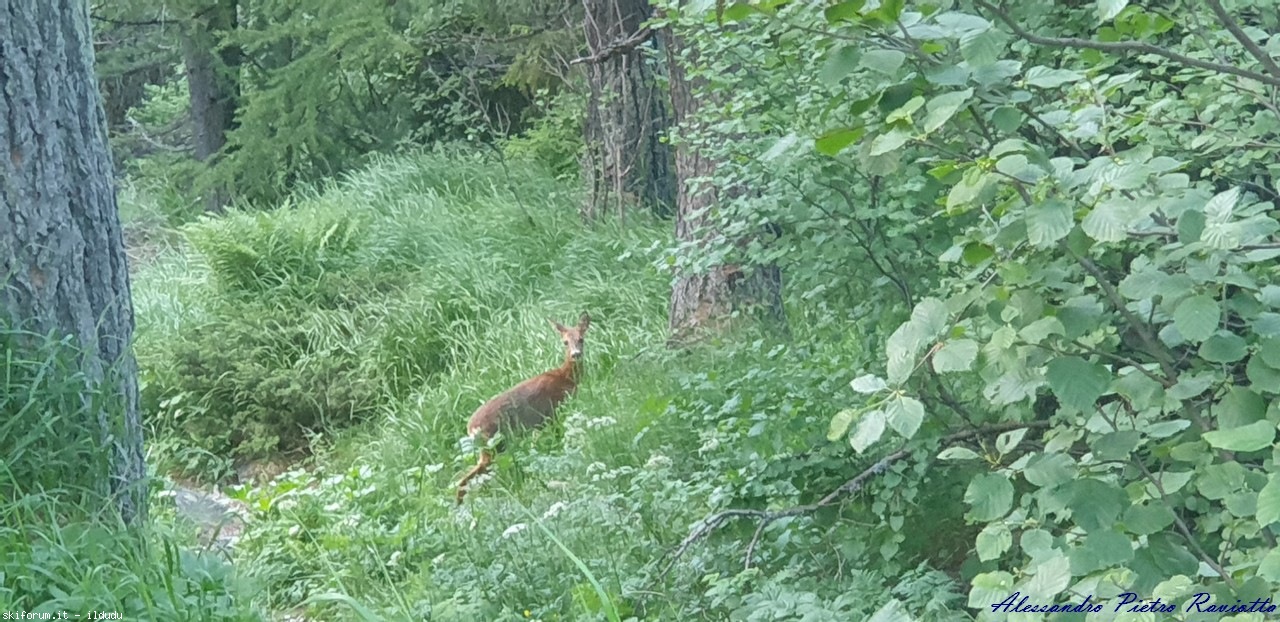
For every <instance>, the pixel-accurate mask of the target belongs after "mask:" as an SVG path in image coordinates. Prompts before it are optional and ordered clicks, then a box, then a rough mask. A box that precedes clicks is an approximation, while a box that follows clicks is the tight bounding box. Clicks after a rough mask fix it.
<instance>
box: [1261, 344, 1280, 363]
mask: <svg viewBox="0 0 1280 622" xmlns="http://www.w3.org/2000/svg"><path fill="white" fill-rule="evenodd" d="M1258 356H1260V357H1262V362H1264V363H1266V364H1267V365H1270V366H1271V368H1272V369H1280V339H1278V338H1276V337H1268V338H1266V339H1263V340H1262V341H1259V342H1258Z"/></svg>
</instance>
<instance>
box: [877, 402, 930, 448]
mask: <svg viewBox="0 0 1280 622" xmlns="http://www.w3.org/2000/svg"><path fill="white" fill-rule="evenodd" d="M884 414H885V419H887V420H888V422H889V427H891V428H893V430H894V431H895V432H897V433H898V434H901V435H902V437H903V438H906V439H910V438H912V437H913V436H915V435H916V431H917V430H919V429H920V424H921V422H923V421H924V404H922V403H920V400H917V399H915V398H913V397H907V396H905V395H899V396H898V397H897V398H895V399H892V400H890V401H889V403H888V404H886V405H885V408H884Z"/></svg>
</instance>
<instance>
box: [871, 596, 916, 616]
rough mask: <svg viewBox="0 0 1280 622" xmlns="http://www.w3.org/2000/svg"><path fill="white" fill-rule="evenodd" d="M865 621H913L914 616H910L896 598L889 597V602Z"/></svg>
mask: <svg viewBox="0 0 1280 622" xmlns="http://www.w3.org/2000/svg"><path fill="white" fill-rule="evenodd" d="M867 622H915V618H913V617H911V614H910V613H908V612H907V610H906V608H904V607H903V606H902V603H901V602H899V601H898V599H896V598H890V599H889V602H887V603H885V604H884V605H883V606H882V607H880V608H879V609H877V610H876V612H875V613H873V614H871V617H870V618H868V619H867Z"/></svg>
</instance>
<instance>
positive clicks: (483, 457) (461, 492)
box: [458, 449, 493, 505]
mask: <svg viewBox="0 0 1280 622" xmlns="http://www.w3.org/2000/svg"><path fill="white" fill-rule="evenodd" d="M492 463H493V456H492V455H490V453H489V450H487V449H482V450H480V462H479V463H478V464H476V466H475V468H473V469H471V470H470V471H468V472H467V474H466V475H464V476H462V480H461V481H459V482H458V505H462V498H463V497H465V496H466V495H467V482H469V481H471V479H472V478H474V477H475V476H477V475H479V474H481V473H484V472H485V471H486V470H488V468H489V465H490V464H492Z"/></svg>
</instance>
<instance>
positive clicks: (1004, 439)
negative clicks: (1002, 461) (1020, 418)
mask: <svg viewBox="0 0 1280 622" xmlns="http://www.w3.org/2000/svg"><path fill="white" fill-rule="evenodd" d="M1026 435H1027V429H1026V428H1020V429H1017V430H1010V431H1008V432H1004V433H1002V434H1000V435H999V436H997V437H996V451H998V452H1000V453H1001V454H1007V453H1009V452H1010V451H1013V449H1014V448H1015V447H1017V446H1018V443H1021V442H1022V438H1023V437H1024V436H1026Z"/></svg>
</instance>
